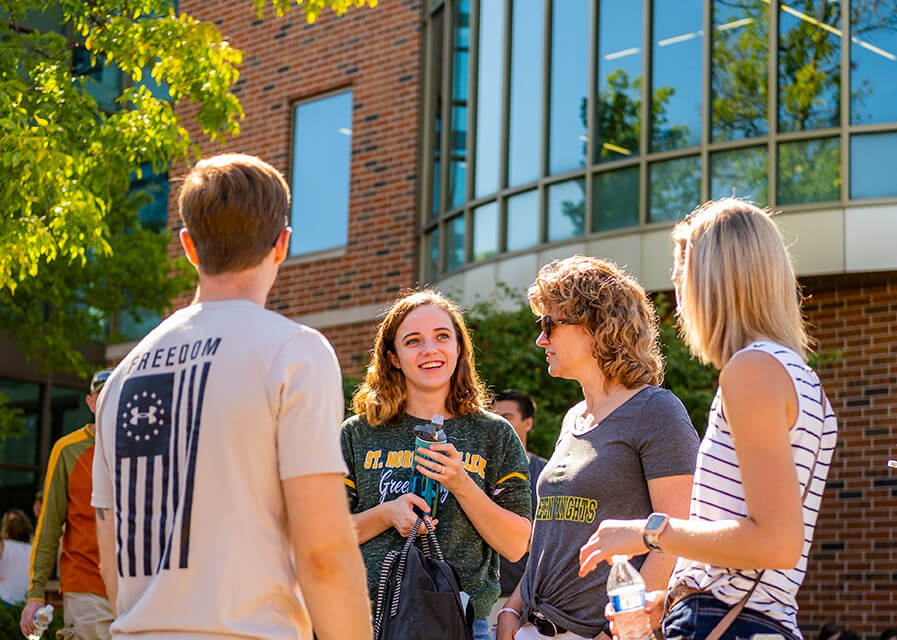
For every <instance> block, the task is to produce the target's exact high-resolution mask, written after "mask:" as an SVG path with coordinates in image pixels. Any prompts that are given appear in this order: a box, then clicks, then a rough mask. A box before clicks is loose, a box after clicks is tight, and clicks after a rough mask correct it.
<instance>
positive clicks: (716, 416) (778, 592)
mask: <svg viewBox="0 0 897 640" xmlns="http://www.w3.org/2000/svg"><path fill="white" fill-rule="evenodd" d="M747 349H751V350H757V351H763V352H764V353H768V354H770V355H772V356H773V357H774V358H776V359H777V360H778V361H779V362H781V363H782V365H783V366H784V367H785V370H786V371H787V372H788V373H789V375H790V376H791V380H792V382H793V384H794V388H795V390H796V391H797V396H798V403H799V414H798V418H797V420H796V421H795V424H794V425H793V426H792V428H791V430H790V440H791V452H792V456H793V458H794V464H795V467H796V469H797V476H798V481H799V482H800V490H801V492H803V491H804V489H805V487H806V486H807V482H810V486H809V489H808V490H807V494H806V498H805V500H804V503H803V516H804V545H803V554H802V555H801V558H800V560H799V562H798V563H797V566H796V567H794V568H793V569H790V570H787V571H781V570H771V569H768V570H766V571H765V572H764V573H763V579H762V580H761V581H760V584H759V585H758V586H757V589H756V590H755V591H754V593H753V594H752V595H751V597H750V600H749V602H748V604H747V606H748V607H749V608H751V609H754V610H756V611H760V612H763V613H765V614H766V615H768V616H770V617H772V618H773V619H775V620H776V621H778V622H780V623H781V624H783V625H784V626H785V627H787V628H788V629H790V630H791V631H792V632H794V633H795V634H797V635H798V636H800V631H799V630H798V628H797V599H796V596H797V590H798V588H799V587H800V585H801V583H802V582H803V579H804V575H805V574H806V570H807V558H808V556H809V553H810V546H811V544H812V542H813V532H814V529H815V527H816V518H817V515H818V513H819V506H820V503H821V502H822V494H823V492H824V490H825V479H826V477H827V475H828V469H829V465H830V464H831V460H832V454H833V453H834V450H835V444H836V441H837V436H838V433H837V431H838V430H837V426H838V425H837V419H836V417H835V414H834V412H833V411H832V408H831V404H830V403H829V402H828V399H827V398H825V395H824V394H822V393H821V387H820V385H821V383H820V382H819V378H818V376H817V375H816V372H814V371H813V370H812V369H811V368H810V367H808V366H807V365H806V364H805V363H804V362H803V361H802V360H801V358H800V356H798V355H797V354H796V353H795V352H794V351H792V350H791V349H788V348H787V347H784V346H782V345H778V344H775V343H772V342H765V341H764V342H757V343H755V344H752V345H750V346H749V347H747ZM820 401H821V402H822V403H823V404H821V403H820ZM817 454H818V459H817ZM814 459H816V460H817V461H816V466H815V468H814V467H813V462H814ZM811 469H812V470H813V478H810V477H809V476H810V471H811ZM745 516H747V507H746V505H745V501H744V490H743V487H742V483H741V472H740V470H739V468H738V460H737V458H736V456H735V447H734V444H733V441H732V433H731V431H730V430H729V425H728V424H727V423H726V419H725V417H724V416H723V413H722V410H721V401H720V392H719V390H717V393H716V397H715V398H714V400H713V404H712V405H711V407H710V416H709V419H708V427H707V433H706V434H705V436H704V440H703V442H702V443H701V448H700V450H699V452H698V459H697V468H696V470H695V482H694V487H693V489H692V497H691V518H692V519H695V520H706V521H716V520H726V519H731V518H742V517H745ZM758 574H759V572H758V571H747V570H745V571H735V570H732V569H724V568H720V567H713V566H710V565H707V564H704V563H699V562H693V561H690V560H686V559H684V558H681V559H680V560H679V562H678V563H677V565H676V568H675V570H674V571H673V575H672V577H671V578H670V584H671V585H673V584H675V583H677V582H685V583H686V584H688V585H690V586H692V587H694V588H696V589H701V590H703V591H710V592H712V593H713V595H714V596H715V597H717V598H719V599H720V600H722V601H724V602H727V603H729V604H735V603H736V602H738V601H739V600H741V598H742V597H744V594H746V593H747V592H748V591H749V590H750V588H751V586H752V585H753V583H754V582H755V581H756V579H757V575H758Z"/></svg>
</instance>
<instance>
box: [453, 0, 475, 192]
mask: <svg viewBox="0 0 897 640" xmlns="http://www.w3.org/2000/svg"><path fill="white" fill-rule="evenodd" d="M453 17H454V24H453V32H452V108H451V120H452V128H451V130H450V132H449V133H450V135H449V154H450V156H451V157H450V162H449V186H448V196H449V208H454V207H460V206H461V205H462V204H464V200H465V199H466V192H465V188H466V184H467V91H468V84H467V79H468V58H469V55H470V0H458V2H456V3H455V15H454V16H453Z"/></svg>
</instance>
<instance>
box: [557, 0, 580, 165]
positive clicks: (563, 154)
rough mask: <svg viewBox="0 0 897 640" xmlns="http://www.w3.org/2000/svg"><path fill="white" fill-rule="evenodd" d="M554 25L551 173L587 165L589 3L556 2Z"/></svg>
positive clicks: (565, 0) (567, 0)
mask: <svg viewBox="0 0 897 640" xmlns="http://www.w3.org/2000/svg"><path fill="white" fill-rule="evenodd" d="M552 4H553V13H552V16H553V17H552V25H551V111H550V114H551V124H550V127H549V158H548V170H549V172H550V173H551V174H552V175H554V174H558V173H564V172H566V171H573V170H575V169H580V168H582V167H584V166H585V162H586V142H587V141H588V139H587V138H586V136H587V135H588V133H587V131H586V96H587V95H588V85H589V4H590V3H589V2H588V1H587V0H562V1H559V2H554V3H552Z"/></svg>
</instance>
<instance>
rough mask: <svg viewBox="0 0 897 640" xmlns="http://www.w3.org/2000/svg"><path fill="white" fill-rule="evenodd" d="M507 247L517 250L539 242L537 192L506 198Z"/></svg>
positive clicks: (509, 249) (510, 249)
mask: <svg viewBox="0 0 897 640" xmlns="http://www.w3.org/2000/svg"><path fill="white" fill-rule="evenodd" d="M507 206H508V224H507V231H506V235H507V243H506V246H507V249H508V251H518V250H520V249H526V248H527V247H532V246H535V245H537V244H539V192H538V191H535V190H533V191H527V192H525V193H521V194H518V195H516V196H512V197H510V198H508V205H507Z"/></svg>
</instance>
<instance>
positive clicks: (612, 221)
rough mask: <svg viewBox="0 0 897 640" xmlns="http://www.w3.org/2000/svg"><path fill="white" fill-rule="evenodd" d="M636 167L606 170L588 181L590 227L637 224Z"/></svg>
mask: <svg viewBox="0 0 897 640" xmlns="http://www.w3.org/2000/svg"><path fill="white" fill-rule="evenodd" d="M638 192H639V168H638V167H629V168H627V169H620V170H618V171H606V172H604V173H599V174H597V175H596V176H595V178H594V182H593V183H592V231H609V230H611V229H621V228H623V227H634V226H637V225H638Z"/></svg>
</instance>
